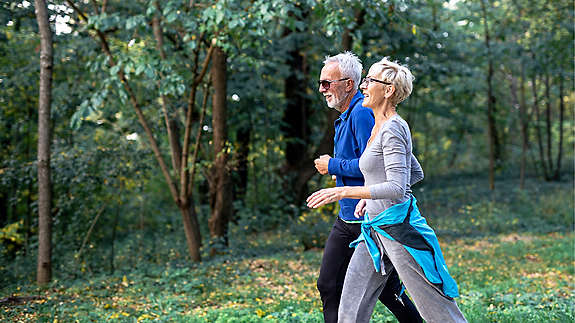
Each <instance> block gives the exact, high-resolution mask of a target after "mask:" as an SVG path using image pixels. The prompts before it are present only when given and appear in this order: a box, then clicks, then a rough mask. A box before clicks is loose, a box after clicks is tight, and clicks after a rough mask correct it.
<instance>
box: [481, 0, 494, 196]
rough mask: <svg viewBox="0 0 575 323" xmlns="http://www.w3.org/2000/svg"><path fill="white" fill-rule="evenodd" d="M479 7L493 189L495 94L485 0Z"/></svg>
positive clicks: (490, 178)
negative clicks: (483, 39)
mask: <svg viewBox="0 0 575 323" xmlns="http://www.w3.org/2000/svg"><path fill="white" fill-rule="evenodd" d="M481 9H482V11H483V26H484V30H485V47H486V48H487V61H488V70H487V123H488V131H487V135H488V137H489V188H490V189H491V190H494V189H495V162H496V160H495V159H496V149H495V148H496V147H495V146H496V145H497V129H496V125H495V96H494V95H493V81H492V80H493V59H492V54H491V43H490V36H489V24H488V20H487V8H486V6H485V0H481Z"/></svg>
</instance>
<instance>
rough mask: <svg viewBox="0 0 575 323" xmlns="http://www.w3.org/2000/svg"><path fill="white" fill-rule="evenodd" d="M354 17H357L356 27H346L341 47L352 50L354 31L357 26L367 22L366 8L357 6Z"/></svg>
mask: <svg viewBox="0 0 575 323" xmlns="http://www.w3.org/2000/svg"><path fill="white" fill-rule="evenodd" d="M354 19H355V26H354V28H351V29H350V28H345V30H344V31H343V35H342V36H341V48H343V50H352V49H353V34H352V33H353V31H354V30H355V28H356V26H361V25H363V23H364V22H365V9H364V8H356V9H355V10H354Z"/></svg>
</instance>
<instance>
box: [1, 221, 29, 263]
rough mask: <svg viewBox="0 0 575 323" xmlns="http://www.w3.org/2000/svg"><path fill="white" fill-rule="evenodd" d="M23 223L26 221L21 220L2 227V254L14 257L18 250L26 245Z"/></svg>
mask: <svg viewBox="0 0 575 323" xmlns="http://www.w3.org/2000/svg"><path fill="white" fill-rule="evenodd" d="M23 224H24V221H23V220H20V221H18V222H14V223H11V224H8V225H6V226H5V227H3V228H0V244H1V246H2V249H0V254H2V255H3V256H9V257H13V256H14V254H15V253H16V251H18V249H20V248H22V247H23V246H24V243H25V239H24V234H23V232H22V231H23V230H22V229H23Z"/></svg>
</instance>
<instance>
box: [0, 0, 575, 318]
mask: <svg viewBox="0 0 575 323" xmlns="http://www.w3.org/2000/svg"><path fill="white" fill-rule="evenodd" d="M35 8H43V10H39V11H37V12H35ZM42 13H44V15H43V14H42ZM573 14H574V8H573V2H572V1H566V0H554V1H548V0H500V1H491V0H460V1H457V0H451V1H440V0H411V1H408V0H383V1H382V0H379V1H376V0H365V1H355V0H347V1H344V0H321V1H320V0H301V1H285V0H265V1H264V0H252V1H247V0H245V1H244V0H219V1H193V0H189V1H184V0H166V1H156V0H149V1H148V0H133V1H117V0H82V1H76V0H66V1H61V0H56V1H50V0H47V1H46V0H36V1H34V2H31V1H19V0H17V1H10V0H3V1H1V2H0V247H1V249H0V298H1V299H0V318H2V319H3V320H4V319H6V320H13V321H35V320H40V321H50V322H55V321H57V320H59V321H65V322H68V321H76V320H77V321H80V322H83V321H106V320H120V321H127V322H132V321H138V322H140V321H154V320H159V321H187V322H231V321H234V322H254V321H262V322H264V321H265V322H268V321H269V322H288V321H293V322H308V321H309V322H319V321H321V319H322V315H321V302H320V300H319V294H318V292H317V290H316V289H315V279H316V278H317V274H318V270H319V264H320V261H321V251H322V250H321V248H322V246H323V243H324V241H325V239H326V237H327V234H328V232H329V230H330V226H331V224H332V222H333V220H334V219H335V214H336V213H337V210H336V207H335V206H334V205H331V206H326V207H324V208H321V209H319V210H313V211H312V210H309V209H307V208H306V207H305V206H304V200H305V197H306V196H307V195H308V194H309V193H310V192H313V191H314V190H316V189H318V188H320V187H326V186H333V185H334V183H333V182H332V181H331V179H330V178H329V177H328V176H320V175H319V174H317V172H316V170H315V168H314V166H313V159H314V158H317V157H318V156H319V155H320V154H324V153H328V154H331V152H332V149H333V120H335V118H336V117H337V113H336V112H335V111H333V110H331V111H330V109H328V108H327V106H326V105H325V102H324V100H323V98H322V96H321V95H320V94H319V92H318V91H317V80H318V77H319V72H320V69H321V67H322V61H323V58H324V57H325V56H326V55H334V54H337V53H339V52H341V51H344V50H351V51H353V52H355V53H356V54H357V55H358V56H359V57H360V58H361V59H362V61H363V65H364V70H366V71H367V69H368V68H369V66H370V65H371V64H373V63H374V62H376V61H378V60H379V59H381V58H382V57H384V56H389V57H391V58H392V59H394V60H398V61H399V62H401V63H404V64H407V65H408V66H409V67H410V69H411V70H412V72H413V74H414V75H415V77H416V80H415V83H414V91H413V93H412V95H411V96H410V98H409V99H408V100H407V101H405V102H403V103H402V104H401V105H400V106H399V113H400V115H402V117H403V118H405V119H406V120H407V121H408V123H409V124H410V126H411V130H412V134H413V139H414V152H415V154H416V156H417V157H418V159H419V160H420V162H421V164H422V166H423V168H424V171H425V175H426V178H425V180H424V181H423V183H421V184H419V185H417V186H416V187H415V189H414V192H415V196H416V197H417V198H418V200H419V202H420V204H421V209H422V212H423V213H424V215H425V216H426V217H427V219H428V221H429V222H431V224H432V226H433V227H434V228H435V229H436V231H437V233H438V236H439V238H440V240H441V242H442V247H443V248H444V251H445V254H446V259H447V263H448V265H449V267H450V271H451V272H452V274H453V275H454V276H455V278H456V280H457V282H458V283H459V285H460V291H461V293H462V296H461V298H460V299H459V300H458V302H459V304H460V307H461V308H462V310H463V311H464V313H465V314H466V316H467V318H468V319H469V320H470V322H483V321H505V322H515V321H517V322H526V321H533V322H540V321H544V320H554V321H565V322H570V321H573V319H574V318H575V314H574V309H573V291H574V285H573V281H574V280H573V274H574V270H575V262H574V258H573V255H574V247H573V246H574V244H573V241H574V240H573V239H574V235H573V224H574V221H573V210H574V206H573V204H574V203H573V198H574V195H573V193H574V192H573V169H574V167H573V162H574V144H575V136H574V132H573V130H574V100H575V96H574V78H573V76H574V66H573V63H574V57H575V56H574V42H573V41H574V24H573V21H574V16H573ZM39 26H40V27H39ZM41 57H42V59H41ZM40 263H41V264H42V265H39V264H40ZM374 321H376V322H387V321H393V317H392V316H391V314H390V313H389V312H387V310H386V309H385V308H383V307H382V306H381V305H378V307H377V308H376V313H375V315H374Z"/></svg>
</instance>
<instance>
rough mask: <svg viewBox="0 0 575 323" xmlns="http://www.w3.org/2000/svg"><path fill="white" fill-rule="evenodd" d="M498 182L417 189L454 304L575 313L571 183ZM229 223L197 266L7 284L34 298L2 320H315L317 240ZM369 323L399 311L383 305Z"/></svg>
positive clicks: (542, 314) (483, 309)
mask: <svg viewBox="0 0 575 323" xmlns="http://www.w3.org/2000/svg"><path fill="white" fill-rule="evenodd" d="M498 184H500V185H498V191H497V192H496V194H493V193H490V192H488V191H484V190H482V189H481V185H477V183H474V182H471V181H470V182H468V183H458V187H457V188H454V187H453V186H450V185H446V186H441V185H440V186H437V187H429V186H426V187H423V191H421V188H418V189H417V190H416V196H417V197H418V199H419V201H420V204H421V209H422V212H424V215H426V216H427V218H428V221H429V222H431V223H432V225H433V226H434V227H435V228H436V229H437V232H438V235H439V238H440V242H441V244H442V249H443V252H444V255H445V258H446V260H447V263H448V265H449V269H450V272H451V274H452V275H453V276H454V278H455V279H456V281H457V282H458V284H459V289H460V293H461V297H460V298H458V299H457V302H458V305H459V307H460V308H461V310H462V311H463V312H464V314H465V315H466V317H467V319H468V320H469V322H544V321H551V322H573V321H575V313H574V308H573V300H574V298H573V297H574V290H575V289H574V287H575V286H574V279H573V278H574V268H575V267H574V266H575V262H574V258H573V256H574V251H575V250H574V241H575V240H574V239H575V234H574V233H573V229H572V228H573V183H572V182H569V183H551V184H549V183H545V184H541V183H530V185H529V187H528V190H526V191H519V190H515V189H514V188H513V183H498ZM418 190H419V192H418ZM325 230H329V227H328V228H325ZM233 231H234V234H233V235H232V241H231V244H232V246H233V247H232V248H231V249H230V253H229V254H226V255H222V256H219V257H217V258H214V259H211V260H208V261H206V262H204V263H202V264H199V265H194V266H192V267H190V266H187V265H186V264H185V263H184V262H169V263H166V264H164V265H157V264H152V263H142V264H140V265H139V266H138V267H137V268H122V269H120V270H117V271H116V273H115V274H114V275H109V274H92V275H88V276H89V277H87V278H81V279H77V280H66V281H55V282H54V283H52V284H51V285H50V286H49V287H48V288H45V289H39V288H37V287H35V286H34V285H33V284H24V283H22V282H15V283H14V284H12V285H10V286H5V287H2V288H1V289H0V295H2V297H6V296H10V295H12V296H22V297H23V296H38V298H37V299H29V300H27V301H25V302H24V303H22V304H10V305H3V306H2V307H0V321H3V322H4V321H14V322H19V321H22V322H25V321H39V322H106V321H110V322H156V321H159V322H322V313H321V301H320V299H319V293H318V292H317V289H316V287H315V281H316V279H317V275H318V270H319V266H320V262H321V250H318V249H312V250H309V251H305V252H304V251H303V248H302V247H300V245H299V244H298V242H297V240H298V237H297V236H294V234H293V233H292V232H291V231H290V232H288V231H282V230H278V231H276V232H269V233H265V234H259V235H249V236H245V235H243V234H241V228H238V227H234V230H233ZM373 322H395V319H394V317H393V316H392V315H391V314H390V313H389V312H388V311H387V309H385V308H384V307H383V306H382V305H381V304H378V305H377V306H376V309H375V312H374V315H373Z"/></svg>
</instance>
